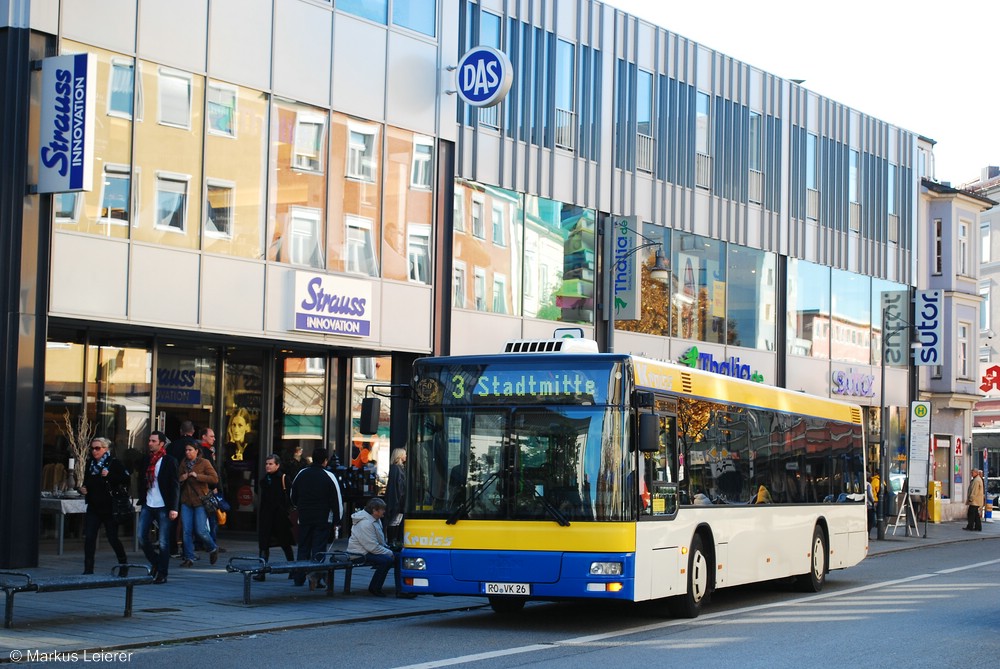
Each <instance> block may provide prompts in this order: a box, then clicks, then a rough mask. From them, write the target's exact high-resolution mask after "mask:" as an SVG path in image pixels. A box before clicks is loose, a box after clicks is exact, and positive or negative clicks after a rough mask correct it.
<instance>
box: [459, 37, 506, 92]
mask: <svg viewBox="0 0 1000 669" xmlns="http://www.w3.org/2000/svg"><path fill="white" fill-rule="evenodd" d="M457 79H458V95H459V97H460V98H462V99H463V100H465V102H466V104H469V105H472V106H473V107H492V106H493V105H496V104H498V103H499V102H500V101H501V100H502V99H503V97H504V96H505V95H507V91H509V90H510V85H511V83H513V81H514V71H513V68H512V67H511V64H510V60H509V59H508V58H507V55H506V54H505V53H503V52H502V51H498V50H496V49H494V48H492V47H488V46H477V47H475V48H474V49H471V50H470V51H467V52H466V53H465V55H464V56H462V60H460V61H459V62H458V74H457Z"/></svg>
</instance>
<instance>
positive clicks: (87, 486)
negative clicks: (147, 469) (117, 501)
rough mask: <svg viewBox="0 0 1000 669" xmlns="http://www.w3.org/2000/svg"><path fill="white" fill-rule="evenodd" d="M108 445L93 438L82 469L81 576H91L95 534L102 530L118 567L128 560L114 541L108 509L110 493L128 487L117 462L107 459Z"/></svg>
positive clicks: (115, 524) (114, 528)
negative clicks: (85, 505) (84, 512)
mask: <svg viewBox="0 0 1000 669" xmlns="http://www.w3.org/2000/svg"><path fill="white" fill-rule="evenodd" d="M110 447H111V442H110V441H109V440H107V439H105V438H104V437H94V439H93V441H91V442H90V457H89V458H87V466H86V467H85V468H84V474H83V485H82V486H81V487H80V492H82V493H83V494H84V496H85V497H86V500H87V513H86V514H85V515H84V525H83V573H84V574H93V573H94V553H95V552H97V533H98V532H99V531H100V529H101V526H102V525H103V526H104V533H105V535H106V536H107V538H108V545H110V546H111V549H112V550H114V552H115V557H117V558H118V564H125V563H126V562H128V558H127V556H126V555H125V547H124V546H122V542H121V541H120V540H119V539H118V521H116V520H115V515H114V513H113V511H112V507H111V491H112V489H114V488H116V487H118V486H120V485H128V480H129V478H128V471H127V470H126V469H125V465H123V464H122V463H121V462H119V461H118V459H117V458H113V457H111V451H110V450H109V449H110Z"/></svg>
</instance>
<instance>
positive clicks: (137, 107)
mask: <svg viewBox="0 0 1000 669" xmlns="http://www.w3.org/2000/svg"><path fill="white" fill-rule="evenodd" d="M123 67H127V68H130V69H131V71H132V113H129V112H126V111H122V110H121V109H115V108H114V107H113V106H112V105H111V101H112V99H113V98H114V96H113V95H112V91H113V90H114V87H115V73H116V72H117V71H118V70H119V69H121V68H123ZM139 74H140V70H139V69H138V68H137V65H136V62H135V60H134V59H132V58H112V59H111V67H110V68H109V69H108V105H107V113H108V116H114V117H117V118H125V119H129V120H131V119H132V116H133V114H135V116H136V120H138V121H141V120H142V77H141V76H139ZM136 88H138V90H139V95H136V94H135V93H136ZM136 112H138V113H136Z"/></svg>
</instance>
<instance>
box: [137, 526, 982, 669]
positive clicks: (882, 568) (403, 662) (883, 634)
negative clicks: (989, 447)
mask: <svg viewBox="0 0 1000 669" xmlns="http://www.w3.org/2000/svg"><path fill="white" fill-rule="evenodd" d="M998 626H1000V538H997V539H989V540H985V541H981V542H974V543H957V544H945V545H939V546H928V547H923V548H917V549H914V550H908V551H904V552H898V553H888V554H885V555H877V556H873V557H870V558H869V559H867V560H865V561H864V562H863V563H862V564H860V565H859V566H857V567H854V568H852V569H849V570H846V571H838V572H834V573H832V574H831V575H830V577H829V579H828V580H827V586H826V588H825V589H824V590H823V592H821V593H819V594H813V595H802V594H800V593H796V592H794V591H792V589H791V588H790V587H789V586H788V585H787V584H785V583H767V584H759V585H755V586H750V587H743V588H735V589H730V590H724V591H720V592H718V593H716V595H715V597H714V599H713V601H712V603H711V604H710V605H709V606H708V608H707V609H706V610H705V612H704V613H703V614H702V615H701V617H699V618H698V619H696V620H693V621H692V620H674V619H670V618H664V617H661V616H660V615H659V613H658V612H657V611H655V610H652V608H651V607H647V606H615V605H589V604H588V605H581V604H579V603H535V604H529V605H528V606H527V607H526V608H525V610H524V612H522V613H521V614H519V615H518V616H516V617H513V618H502V617H499V616H496V615H495V614H493V613H492V612H491V611H490V610H489V609H488V608H478V609H473V610H470V611H462V612H453V613H435V614H430V615H423V616H417V617H412V618H401V619H395V620H382V621H368V622H363V623H354V624H339V625H335V626H330V627H320V628H315V629H307V630H292V631H285V632H269V633H260V634H254V635H248V636H241V637H230V638H223V639H216V640H206V641H198V642H192V643H179V644H167V645H162V646H157V647H152V648H144V649H139V650H132V651H129V653H130V655H129V657H128V658H127V660H126V661H127V663H128V665H129V667H130V668H132V667H166V666H181V665H185V666H190V665H193V664H196V665H199V666H212V667H230V666H239V667H247V666H265V667H267V666H308V665H315V666H332V667H337V668H338V669H341V668H343V669H353V668H355V667H356V668H359V669H372V668H374V667H412V668H417V667H420V668H430V667H446V666H463V665H464V666H472V665H474V666H475V667H477V669H486V668H494V667H497V668H500V667H522V666H532V667H553V668H560V669H563V668H566V669H581V667H619V666H629V667H632V666H654V667H664V666H682V667H684V666H690V667H698V668H699V669H701V668H706V667H740V668H742V667H766V668H767V669H783V668H785V667H787V668H792V667H795V668H797V669H798V668H801V667H836V668H837V669H841V668H843V667H845V666H851V665H860V666H864V667H865V668H866V669H873V668H877V667H893V668H898V667H906V668H908V669H909V668H913V667H918V668H919V667H933V668H934V669H943V668H948V667H961V668H962V669H970V668H972V667H997V666H1000V659H998V658H1000V633H998Z"/></svg>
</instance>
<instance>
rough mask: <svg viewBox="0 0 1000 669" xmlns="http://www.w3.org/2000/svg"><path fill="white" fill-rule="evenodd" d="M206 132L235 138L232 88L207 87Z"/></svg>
mask: <svg viewBox="0 0 1000 669" xmlns="http://www.w3.org/2000/svg"><path fill="white" fill-rule="evenodd" d="M206 96H207V100H206V102H207V104H208V132H210V133H211V134H213V135H223V136H225V137H236V89H235V88H233V87H232V86H223V85H222V84H216V83H210V84H209V85H208V93H207V94H206Z"/></svg>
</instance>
